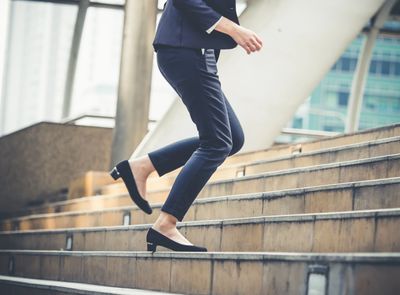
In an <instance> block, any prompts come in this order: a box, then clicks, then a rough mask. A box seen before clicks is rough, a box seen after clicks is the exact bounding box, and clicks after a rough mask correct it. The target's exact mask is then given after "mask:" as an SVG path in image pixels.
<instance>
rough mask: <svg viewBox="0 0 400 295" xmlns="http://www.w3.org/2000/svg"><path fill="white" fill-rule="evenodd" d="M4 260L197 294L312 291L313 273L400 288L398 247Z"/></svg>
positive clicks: (368, 292)
mask: <svg viewBox="0 0 400 295" xmlns="http://www.w3.org/2000/svg"><path fill="white" fill-rule="evenodd" d="M0 261H2V265H1V267H2V268H1V269H0V272H2V273H7V271H10V268H8V269H7V268H6V267H4V266H6V265H7V261H8V264H9V265H10V262H12V263H11V265H12V268H11V273H13V274H15V275H18V276H24V277H35V278H45V279H57V280H65V281H75V282H85V283H92V284H99V283H101V284H107V285H118V286H123V287H128V288H140V289H152V290H160V291H164V292H177V293H185V294H187V293H190V294H198V295H200V294H219V295H232V294H237V295H241V294H244V295H248V294H254V295H261V294H299V292H300V294H307V289H309V288H310V284H311V280H310V275H311V274H322V275H323V276H324V278H325V281H326V282H328V288H329V291H328V293H327V294H329V295H339V294H363V295H372V294H374V295H375V294H383V293H384V294H397V293H395V292H393V290H398V288H399V284H400V282H399V280H398V274H399V272H400V253H395V254H393V253H383V254H376V253H367V252H366V253H359V254H353V253H344V254H340V255H337V254H330V253H318V254H316V253H311V254H308V253H284V252H279V253H271V252H263V253H255V252H246V253H236V252H225V253H224V252H202V253H199V252H166V253H161V252H156V253H154V254H152V253H150V252H144V251H141V252H131V251H129V252H121V251H117V252H110V251H105V252H104V251H96V252H93V251H91V252H85V251H83V252H65V251H64V252H60V251H8V252H3V251H0ZM93 270H96V271H93ZM342 282H344V284H342ZM349 283H350V284H349ZM366 284H367V285H366ZM311 286H315V285H312V284H311ZM338 287H339V289H338ZM353 288H356V289H355V291H357V292H354V289H353ZM288 289H289V290H288ZM388 290H389V292H388ZM378 291H380V292H378ZM249 292H250V293H249ZM382 292H383V293H382Z"/></svg>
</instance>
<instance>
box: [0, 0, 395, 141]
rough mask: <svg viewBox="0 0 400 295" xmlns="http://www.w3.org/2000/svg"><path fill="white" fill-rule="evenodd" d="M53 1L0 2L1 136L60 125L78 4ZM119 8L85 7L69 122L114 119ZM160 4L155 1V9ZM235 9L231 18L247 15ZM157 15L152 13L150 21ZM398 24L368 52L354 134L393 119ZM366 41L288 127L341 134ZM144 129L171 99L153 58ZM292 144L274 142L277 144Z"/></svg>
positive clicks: (118, 0)
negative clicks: (48, 123) (31, 127)
mask: <svg viewBox="0 0 400 295" xmlns="http://www.w3.org/2000/svg"><path fill="white" fill-rule="evenodd" d="M54 2H57V1H1V4H0V5H1V9H0V13H1V17H0V20H1V23H0V26H1V28H0V29H1V31H0V32H1V34H0V35H1V43H0V44H1V48H0V54H1V55H0V57H1V59H0V60H1V63H0V73H1V74H2V76H3V79H2V83H1V84H0V86H1V104H0V114H1V116H0V118H1V120H0V135H5V134H7V133H10V132H13V131H16V130H18V129H21V128H24V127H26V126H29V125H31V124H34V123H36V122H40V121H43V120H47V121H55V122H58V121H60V120H62V119H63V118H62V104H63V96H64V88H65V81H66V73H67V67H68V57H69V53H70V46H71V43H72V35H73V30H74V23H75V19H76V14H77V11H78V7H77V5H70V4H65V3H62V2H64V1H59V2H61V3H54ZM91 2H93V3H96V2H106V3H110V4H116V5H121V7H120V8H119V9H118V8H105V7H89V9H88V12H87V16H86V20H85V25H84V30H83V35H82V41H81V45H80V48H79V56H78V62H77V68H76V78H75V84H74V88H73V92H72V104H71V112H70V117H76V116H79V115H81V114H93V115H103V116H110V117H112V116H115V112H116V101H117V90H118V78H119V62H120V52H121V42H122V30H123V9H122V5H123V4H124V1H123V0H115V1H91ZM163 3H164V1H162V0H160V1H159V4H158V6H159V8H160V9H161V8H162V5H163ZM246 6H247V5H246V1H242V2H239V3H238V9H237V10H238V13H239V14H241V13H242V12H243V11H244V10H245V9H246ZM160 14H161V13H158V18H157V22H158V20H159V17H160ZM399 31H400V22H399V20H398V19H397V18H392V19H389V20H388V21H387V22H386V23H385V27H384V30H383V31H382V33H381V34H380V35H379V37H378V39H377V41H376V44H375V46H374V50H373V58H372V62H371V67H370V70H369V74H368V81H367V85H366V91H365V97H364V100H363V106H362V115H361V118H360V127H359V128H360V129H365V128H371V127H377V126H381V125H385V124H389V123H393V122H398V121H399V120H400V94H399V93H400V38H399V34H398V33H399ZM364 38H365V34H364V33H363V32H361V33H360V34H359V36H358V37H357V38H356V39H355V40H354V41H353V42H352V43H351V44H350V46H349V47H348V48H347V50H346V51H345V52H344V53H343V55H342V56H341V57H340V59H339V60H338V61H337V62H336V64H335V65H334V66H333V67H332V69H331V70H330V71H329V72H328V73H327V74H326V75H325V77H324V78H323V79H322V80H321V82H320V83H319V85H318V86H317V87H316V88H315V90H314V91H313V92H312V94H311V95H310V96H309V98H308V99H307V100H306V101H305V102H304V103H303V104H302V105H301V106H300V107H299V108H298V111H297V112H296V115H295V116H294V117H293V119H292V120H291V121H290V122H288V124H287V127H293V128H299V129H303V128H304V129H309V130H320V131H335V132H343V131H344V126H345V116H346V111H347V106H348V99H349V93H350V88H351V83H352V78H353V74H354V70H355V66H356V63H357V59H358V56H359V51H360V47H361V45H362V42H363V39H364ZM152 76H153V78H152V79H153V81H152V91H151V100H150V102H151V104H150V115H149V129H151V128H152V126H154V124H155V123H156V122H157V121H158V120H159V119H160V118H161V117H162V116H163V114H164V113H165V112H166V110H167V109H168V107H169V106H170V104H171V102H172V101H173V98H174V97H175V93H174V91H173V90H172V88H171V87H170V86H169V85H168V84H167V83H166V81H165V80H164V78H163V77H162V76H161V74H160V73H159V70H158V69H157V65H156V59H155V58H154V66H153V73H152ZM79 123H80V124H90V125H100V126H109V127H112V126H113V120H109V119H101V118H100V119H99V118H97V119H91V118H85V119H82V120H80V121H79ZM288 140H294V138H292V137H291V136H281V137H279V138H277V141H278V142H279V141H281V142H282V141H283V142H284V141H288Z"/></svg>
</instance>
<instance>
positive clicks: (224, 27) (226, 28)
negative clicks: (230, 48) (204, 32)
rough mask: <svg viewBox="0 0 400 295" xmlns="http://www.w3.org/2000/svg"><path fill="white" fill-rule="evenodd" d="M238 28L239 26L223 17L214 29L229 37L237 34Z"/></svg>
mask: <svg viewBox="0 0 400 295" xmlns="http://www.w3.org/2000/svg"><path fill="white" fill-rule="evenodd" d="M238 27H239V25H238V24H237V23H235V22H233V21H231V20H230V19H228V18H226V17H224V16H223V17H222V19H221V21H220V22H219V23H218V25H217V26H216V27H215V29H216V30H217V31H220V32H222V33H225V34H227V35H229V36H232V35H234V34H235V33H236V32H237V29H238Z"/></svg>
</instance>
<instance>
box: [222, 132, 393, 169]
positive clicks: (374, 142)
mask: <svg viewBox="0 0 400 295" xmlns="http://www.w3.org/2000/svg"><path fill="white" fill-rule="evenodd" d="M398 141H400V136H392V137H387V138H382V139H377V140H368V141H363V142H359V143H353V144H348V145H343V146H336V147H331V148H324V149H320V150H314V151H308V152H302V153H299V154H291V155H285V156H278V157H274V158H272V159H266V160H258V161H251V162H249V164H260V163H272V162H277V161H281V160H290V159H294V158H302V157H305V156H307V157H308V156H314V155H320V154H325V153H332V152H340V151H345V150H350V149H357V148H361V147H371V146H376V145H380V144H387V143H392V142H398ZM243 165H244V164H243V163H241V164H239V163H235V164H228V165H227V167H240V166H243ZM225 167H226V166H225Z"/></svg>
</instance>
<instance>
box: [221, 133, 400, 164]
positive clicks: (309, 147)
mask: <svg viewBox="0 0 400 295" xmlns="http://www.w3.org/2000/svg"><path fill="white" fill-rule="evenodd" d="M399 135H400V126H395V127H392V128H388V129H386V130H384V129H381V130H377V131H371V132H366V133H359V134H353V135H350V136H342V137H339V138H327V139H325V140H320V141H316V142H309V143H307V142H305V143H302V144H301V146H302V152H303V153H305V152H312V151H317V150H322V149H327V148H334V147H339V146H345V145H349V144H355V143H361V142H365V141H371V140H376V139H382V138H388V137H393V136H399ZM292 147H293V145H290V146H284V147H280V148H278V147H277V148H271V149H269V150H265V151H257V152H253V153H243V154H237V155H235V156H233V157H228V158H227V159H226V160H225V162H224V163H225V164H234V163H244V162H248V161H257V160H259V159H273V158H276V157H282V156H286V155H291V154H292V149H293V148H292Z"/></svg>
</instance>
